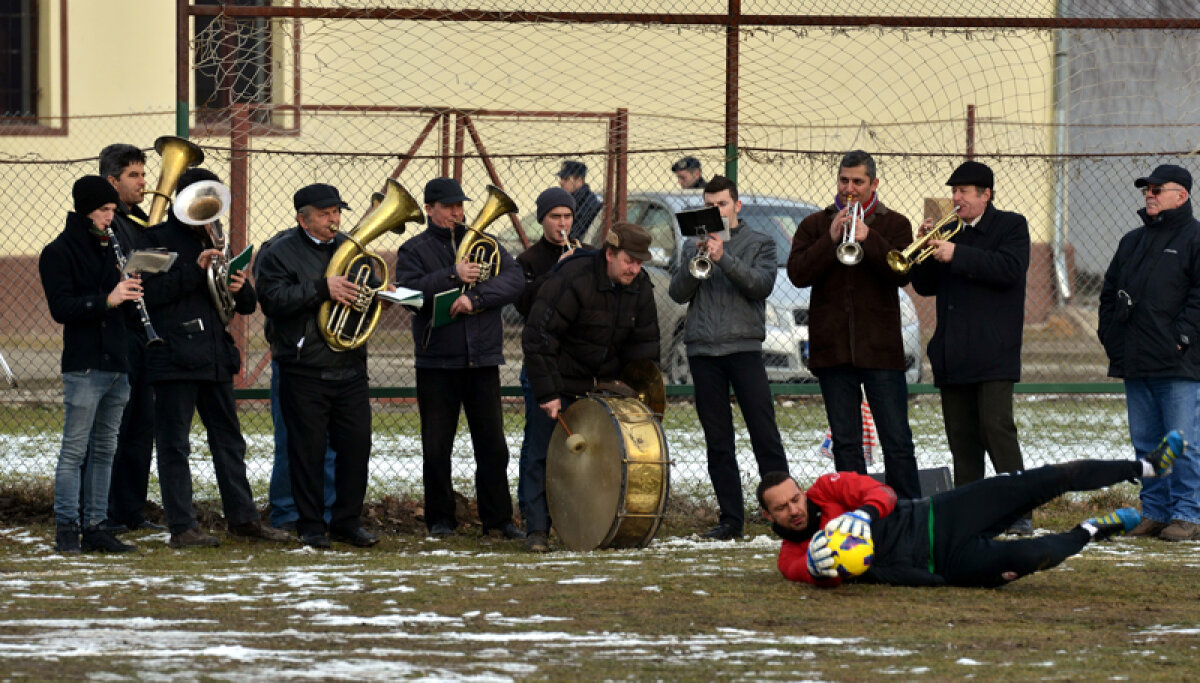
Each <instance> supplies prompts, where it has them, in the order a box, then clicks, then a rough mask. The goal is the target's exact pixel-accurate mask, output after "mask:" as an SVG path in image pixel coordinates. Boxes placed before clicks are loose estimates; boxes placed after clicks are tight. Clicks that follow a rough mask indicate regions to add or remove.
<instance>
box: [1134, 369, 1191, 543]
mask: <svg viewBox="0 0 1200 683" xmlns="http://www.w3.org/2000/svg"><path fill="white" fill-rule="evenodd" d="M1125 402H1126V405H1127V407H1128V410H1129V439H1130V441H1132V442H1133V450H1134V451H1135V452H1136V453H1137V456H1138V457H1139V458H1142V457H1145V456H1146V454H1147V453H1149V452H1150V451H1152V450H1154V448H1155V447H1156V446H1158V444H1159V442H1160V441H1162V438H1163V435H1164V434H1166V433H1167V432H1169V431H1171V430H1172V429H1178V430H1179V431H1181V432H1183V438H1184V440H1185V441H1187V448H1185V449H1184V451H1183V453H1181V454H1180V455H1179V457H1178V458H1176V460H1175V468H1174V469H1173V470H1172V471H1171V474H1170V476H1167V477H1163V478H1151V479H1143V480H1142V495H1141V498H1142V517H1145V518H1146V519H1151V520H1154V521H1155V522H1163V523H1169V522H1171V521H1172V520H1181V521H1184V522H1192V523H1193V524H1194V523H1197V522H1200V453H1198V452H1197V450H1196V446H1197V440H1198V439H1200V382H1197V381H1194V380H1189V379H1174V378H1159V379H1127V380H1125Z"/></svg>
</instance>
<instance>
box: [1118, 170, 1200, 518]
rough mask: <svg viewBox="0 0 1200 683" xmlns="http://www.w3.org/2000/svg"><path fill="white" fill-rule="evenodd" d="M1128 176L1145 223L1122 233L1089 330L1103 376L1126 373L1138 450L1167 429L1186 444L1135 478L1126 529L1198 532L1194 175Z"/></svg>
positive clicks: (1199, 249) (1199, 282)
mask: <svg viewBox="0 0 1200 683" xmlns="http://www.w3.org/2000/svg"><path fill="white" fill-rule="evenodd" d="M1133 184H1134V187H1137V188H1139V189H1140V190H1141V192H1142V197H1143V199H1144V200H1145V207H1144V208H1142V209H1139V210H1138V215H1139V216H1140V217H1141V219H1142V223H1143V225H1142V227H1139V228H1137V229H1135V230H1131V231H1130V232H1128V233H1127V234H1126V235H1125V236H1124V237H1122V238H1121V241H1120V243H1119V244H1118V245H1117V252H1116V254H1115V255H1114V256H1113V259H1112V262H1111V263H1110V264H1109V266H1108V271H1107V272H1106V273H1105V274H1104V287H1103V288H1102V289H1101V291H1100V325H1099V328H1098V330H1097V333H1098V334H1099V336H1100V342H1101V343H1102V344H1103V345H1104V351H1105V353H1107V354H1108V360H1109V365H1108V375H1109V376H1110V377H1120V378H1122V379H1124V380H1125V402H1126V404H1127V410H1128V412H1129V436H1130V440H1131V441H1132V442H1133V448H1134V450H1135V451H1136V452H1137V454H1138V456H1139V457H1143V456H1145V454H1146V453H1148V452H1150V451H1151V450H1153V449H1154V447H1155V445H1156V444H1157V442H1158V437H1159V436H1160V435H1162V434H1163V433H1164V432H1165V431H1167V430H1171V429H1178V430H1179V431H1180V432H1182V434H1183V438H1184V440H1185V441H1186V443H1187V446H1186V448H1185V449H1184V451H1183V453H1181V454H1180V455H1179V457H1178V459H1177V461H1176V467H1175V470H1174V472H1173V473H1172V474H1171V475H1170V476H1169V477H1165V478H1163V479H1161V480H1157V481H1146V482H1143V485H1142V492H1141V499H1142V521H1141V523H1140V524H1138V526H1137V527H1135V528H1134V529H1133V531H1131V532H1130V535H1133V536H1153V537H1158V538H1161V539H1164V540H1168V541H1185V540H1193V539H1200V455H1198V454H1197V450H1196V444H1197V439H1200V351H1198V350H1197V348H1198V346H1197V344H1196V343H1195V342H1196V340H1197V338H1200V222H1198V221H1197V220H1196V219H1195V218H1194V217H1193V216H1192V203H1191V201H1189V200H1190V195H1191V191H1192V174H1191V173H1189V172H1188V171H1187V169H1185V168H1183V167H1181V166H1175V165H1173V164H1164V165H1162V166H1159V167H1158V168H1156V169H1154V172H1153V173H1151V174H1150V175H1148V176H1146V177H1144V178H1138V179H1137V180H1135V181H1133Z"/></svg>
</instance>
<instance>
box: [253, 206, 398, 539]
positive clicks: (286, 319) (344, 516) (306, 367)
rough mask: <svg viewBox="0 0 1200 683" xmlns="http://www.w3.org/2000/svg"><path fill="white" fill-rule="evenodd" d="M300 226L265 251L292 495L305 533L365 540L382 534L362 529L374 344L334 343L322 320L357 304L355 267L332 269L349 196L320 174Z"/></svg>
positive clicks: (266, 296) (264, 281)
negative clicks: (328, 311) (329, 465)
mask: <svg viewBox="0 0 1200 683" xmlns="http://www.w3.org/2000/svg"><path fill="white" fill-rule="evenodd" d="M292 203H293V205H294V206H295V207H296V221H297V223H298V225H297V226H296V227H294V228H292V229H291V230H290V231H288V232H287V233H286V234H283V235H279V236H277V237H276V238H275V239H274V240H273V241H272V243H271V248H270V249H267V250H266V251H265V252H263V253H262V254H261V256H260V259H261V261H260V262H259V263H258V265H257V266H256V268H257V269H258V270H257V272H258V291H259V299H260V301H261V302H262V307H263V313H264V314H266V316H267V317H268V318H270V319H271V324H272V325H273V328H272V329H273V330H274V332H273V334H272V341H271V355H272V357H274V358H275V360H276V361H277V362H278V363H279V369H280V371H281V374H280V378H279V399H280V404H281V408H282V409H283V421H284V424H285V425H286V426H287V433H288V446H287V447H288V465H289V466H290V468H291V480H292V495H293V497H294V498H295V500H296V510H297V512H298V513H299V515H300V518H299V519H298V520H297V521H296V533H298V534H299V536H300V541H301V542H302V543H304V544H305V545H307V546H310V547H313V548H328V547H330V535H332V538H333V540H336V541H344V542H346V543H349V544H351V545H355V546H358V547H368V546H372V545H375V544H376V543H378V542H379V539H378V538H377V537H376V536H375V535H374V534H372V533H370V532H368V531H367V530H366V529H363V528H362V506H363V499H364V498H365V497H366V494H367V465H368V460H369V458H370V455H371V404H370V396H369V386H368V384H367V346H366V344H364V345H362V346H359V347H358V348H356V349H351V350H349V351H340V352H338V351H334V350H333V349H331V348H330V347H329V345H328V344H327V343H325V340H324V339H323V338H322V336H321V333H320V331H319V329H318V325H317V314H318V312H319V311H320V309H321V305H322V304H324V303H326V302H330V301H333V302H336V303H340V304H346V305H349V304H351V303H353V302H354V300H355V298H356V297H357V295H358V286H357V285H355V284H354V283H353V282H350V281H349V279H348V278H347V277H346V276H345V275H332V276H329V277H326V276H325V269H326V267H327V266H328V265H329V261H330V260H331V259H332V258H333V254H334V252H335V251H336V250H337V248H338V246H339V245H340V244H342V242H344V241H346V240H347V239H349V238H348V237H347V236H346V235H345V234H344V233H341V232H339V229H340V227H341V222H342V209H346V208H349V207H348V206H347V205H346V203H345V202H343V201H342V197H341V195H340V194H339V193H338V191H337V188H335V187H333V186H332V185H326V184H324V183H314V184H312V185H308V186H305V187H302V188H300V189H299V190H298V191H297V192H296V194H295V196H293V198H292ZM327 447H332V448H333V450H334V451H335V452H336V453H337V455H336V457H335V459H334V477H333V483H334V489H335V499H334V503H333V508H332V512H331V514H330V521H329V524H328V525H326V523H325V517H324V512H325V502H324V496H323V487H324V483H325V451H326V448H327Z"/></svg>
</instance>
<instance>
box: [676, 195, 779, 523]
mask: <svg viewBox="0 0 1200 683" xmlns="http://www.w3.org/2000/svg"><path fill="white" fill-rule="evenodd" d="M704 205H705V206H715V207H717V209H718V210H719V211H720V212H721V219H722V221H724V222H725V224H726V226H728V228H729V239H728V240H727V241H726V240H723V239H721V237H720V236H719V235H711V234H710V235H707V236H706V238H705V240H704V241H706V242H707V248H708V258H709V260H711V261H712V264H713V268H712V272H711V274H710V276H709V277H708V278H706V279H703V280H698V279H696V278H695V277H693V276H692V274H691V273H690V272H689V270H688V268H687V267H686V264H687V263H688V262H689V261H690V260H691V259H692V257H693V256H695V255H696V250H697V249H698V246H699V244H698V243H688V244H685V245H684V248H683V254H682V257H681V261H680V265H679V268H677V269H676V271H675V274H674V275H673V276H672V277H671V286H670V288H669V290H668V293H669V294H670V296H671V298H672V299H673V300H674V301H676V302H677V303H681V304H682V303H687V304H689V306H688V312H687V322H686V323H685V327H684V339H683V340H684V344H686V346H687V356H688V365H689V367H690V368H691V372H692V381H693V382H694V383H695V386H696V413H697V415H698V416H699V418H700V424H701V425H702V426H703V427H704V441H705V443H706V444H707V446H708V475H709V477H710V478H711V479H712V483H713V490H714V491H715V493H716V495H717V504H718V505H719V506H720V508H721V517H720V521H719V523H718V524H717V526H716V527H715V528H714V529H712V530H711V531H709V532H708V533H706V534H704V537H705V538H711V539H717V540H728V539H731V538H740V537H741V535H742V526H743V524H744V523H745V517H746V507H745V502H744V500H743V497H742V480H741V475H740V474H739V473H738V463H737V452H736V449H735V448H734V438H733V411H732V409H731V408H730V405H729V389H730V386H732V387H733V393H734V395H735V396H737V401H738V405H739V406H741V409H742V417H744V418H745V420H746V429H747V431H749V432H750V444H751V446H752V448H753V449H754V458H755V459H756V460H757V461H758V473H759V476H762V475H764V474H766V473H767V472H773V471H776V470H778V471H782V472H786V471H787V469H788V464H787V455H786V454H785V453H784V450H783V443H782V442H781V441H780V438H779V429H778V428H777V427H776V426H775V403H774V400H773V399H772V397H771V388H770V386H768V383H767V370H766V367H765V366H764V365H763V358H762V341H763V338H764V337H765V336H766V299H767V296H768V295H770V293H771V290H772V289H773V288H774V287H775V272H776V269H777V268H778V261H777V259H776V255H775V243H774V241H773V240H771V238H770V237H768V236H767V235H763V234H761V233H758V232H755V231H754V230H751V229H750V228H748V227H746V226H745V225H743V224H742V223H741V222H739V220H738V212H739V211H740V210H741V208H742V203H741V202H740V201H738V196H737V185H735V184H734V182H733V181H732V180H729V179H728V178H726V177H724V176H716V177H714V178H713V179H712V180H710V181H709V182H708V183H707V184H706V185H705V186H704Z"/></svg>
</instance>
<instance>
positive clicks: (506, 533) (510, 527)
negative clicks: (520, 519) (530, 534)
mask: <svg viewBox="0 0 1200 683" xmlns="http://www.w3.org/2000/svg"><path fill="white" fill-rule="evenodd" d="M483 535H484V536H487V537H488V538H508V539H518V538H525V532H524V531H521V530H520V529H518V528H517V525H516V524H513V523H512V522H507V523H506V524H505V525H504V526H502V527H498V528H495V529H488V530H487V531H485V532H483Z"/></svg>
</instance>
